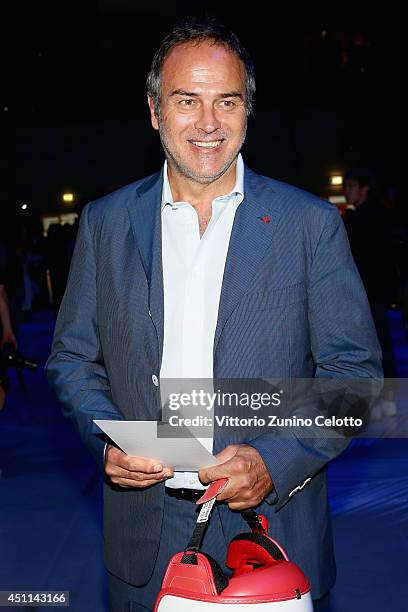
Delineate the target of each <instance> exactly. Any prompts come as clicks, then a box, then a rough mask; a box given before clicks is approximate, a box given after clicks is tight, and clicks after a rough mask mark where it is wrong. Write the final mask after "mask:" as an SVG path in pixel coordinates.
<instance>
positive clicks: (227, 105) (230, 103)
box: [220, 100, 235, 108]
mask: <svg viewBox="0 0 408 612" xmlns="http://www.w3.org/2000/svg"><path fill="white" fill-rule="evenodd" d="M220 106H223V107H224V108H232V107H233V106H235V102H233V101H232V100H221V102H220Z"/></svg>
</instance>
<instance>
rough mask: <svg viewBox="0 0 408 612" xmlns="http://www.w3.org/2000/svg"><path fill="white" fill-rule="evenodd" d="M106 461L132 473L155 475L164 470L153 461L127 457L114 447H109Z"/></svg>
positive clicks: (131, 456)
mask: <svg viewBox="0 0 408 612" xmlns="http://www.w3.org/2000/svg"><path fill="white" fill-rule="evenodd" d="M108 459H109V461H112V463H115V464H116V465H118V466H119V467H121V468H123V469H126V470H129V471H132V472H143V473H144V474H156V473H160V472H162V471H163V469H164V467H163V465H162V464H161V463H160V462H159V461H157V460H155V459H146V457H137V456H136V455H127V454H126V453H124V452H123V451H122V450H120V449H118V448H115V447H111V448H110V449H109V455H108Z"/></svg>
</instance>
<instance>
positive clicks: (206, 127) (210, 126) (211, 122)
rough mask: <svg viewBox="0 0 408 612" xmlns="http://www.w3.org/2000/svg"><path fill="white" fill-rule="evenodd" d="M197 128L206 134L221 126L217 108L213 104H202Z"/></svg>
mask: <svg viewBox="0 0 408 612" xmlns="http://www.w3.org/2000/svg"><path fill="white" fill-rule="evenodd" d="M194 125H195V128H196V129H197V130H201V131H202V132H205V133H206V134H211V133H212V132H215V131H216V130H219V129H220V127H221V121H220V120H219V119H218V118H217V113H216V110H215V109H214V107H213V105H212V104H210V103H209V104H202V106H201V107H200V110H199V114H198V117H197V120H196V122H195V124H194Z"/></svg>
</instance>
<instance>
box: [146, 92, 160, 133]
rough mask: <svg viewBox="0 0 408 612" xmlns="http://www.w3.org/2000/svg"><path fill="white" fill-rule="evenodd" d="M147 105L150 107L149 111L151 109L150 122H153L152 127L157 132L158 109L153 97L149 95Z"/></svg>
mask: <svg viewBox="0 0 408 612" xmlns="http://www.w3.org/2000/svg"><path fill="white" fill-rule="evenodd" d="M147 104H148V105H149V109H150V121H151V122H152V126H153V128H154V129H155V130H158V129H159V122H158V120H157V115H156V108H155V105H154V101H153V98H152V96H149V95H148V96H147Z"/></svg>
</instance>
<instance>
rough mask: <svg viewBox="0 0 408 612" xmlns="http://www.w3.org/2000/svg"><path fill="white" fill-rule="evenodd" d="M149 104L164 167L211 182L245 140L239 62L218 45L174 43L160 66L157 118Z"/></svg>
mask: <svg viewBox="0 0 408 612" xmlns="http://www.w3.org/2000/svg"><path fill="white" fill-rule="evenodd" d="M149 107H150V112H151V120H152V125H153V127H154V128H155V129H156V130H159V131H160V138H161V141H162V145H163V148H164V150H165V153H166V157H167V159H168V163H169V165H170V167H171V168H172V169H174V170H176V171H177V172H178V173H181V174H182V175H183V176H185V177H187V178H189V179H192V180H194V181H196V182H199V183H203V184H205V183H211V182H213V181H214V180H216V179H217V178H219V177H220V176H222V175H223V174H224V173H225V172H226V171H227V170H228V168H229V167H230V166H231V164H232V163H233V162H234V161H235V159H236V157H237V155H238V153H239V151H240V149H241V147H242V144H243V142H244V139H245V132H246V125H247V116H246V108H245V68H244V65H243V63H242V62H241V61H240V60H239V59H238V58H237V57H236V56H235V54H234V53H232V52H231V51H229V50H228V49H226V48H225V47H224V46H222V45H218V44H217V45H214V44H211V42H208V41H204V42H202V43H200V44H198V45H197V44H192V43H187V44H182V45H178V46H177V47H174V48H173V49H172V50H171V51H170V53H169V55H168V57H167V58H166V60H165V62H164V64H163V69H162V91H161V106H160V118H158V117H157V116H156V114H155V112H154V111H155V109H154V105H153V100H152V99H151V98H149Z"/></svg>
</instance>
